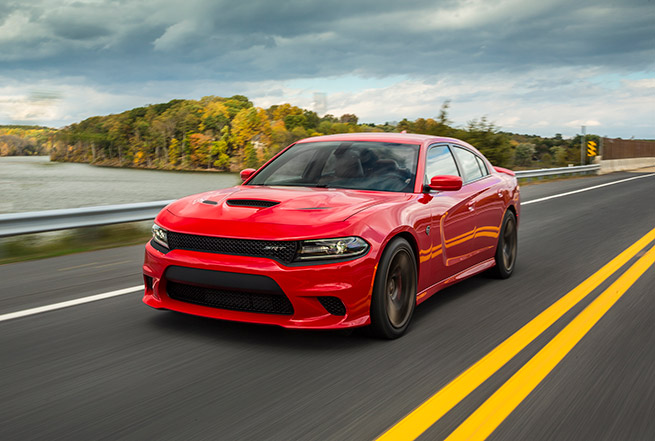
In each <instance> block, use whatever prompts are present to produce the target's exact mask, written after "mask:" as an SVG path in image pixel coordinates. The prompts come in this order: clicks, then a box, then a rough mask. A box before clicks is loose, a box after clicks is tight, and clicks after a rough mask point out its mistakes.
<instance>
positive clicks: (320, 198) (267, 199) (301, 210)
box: [167, 185, 408, 226]
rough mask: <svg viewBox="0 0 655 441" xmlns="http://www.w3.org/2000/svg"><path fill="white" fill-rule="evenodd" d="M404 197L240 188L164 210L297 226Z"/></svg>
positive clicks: (191, 198)
mask: <svg viewBox="0 0 655 441" xmlns="http://www.w3.org/2000/svg"><path fill="white" fill-rule="evenodd" d="M407 197H408V195H407V194H404V193H391V192H376V191H360V190H344V189H334V188H329V189H328V188H307V187H263V186H254V185H253V186H248V185H244V186H239V187H233V188H227V189H223V190H217V191H211V192H207V193H201V194H197V195H193V196H188V197H186V198H183V199H180V200H178V201H176V202H173V203H172V204H171V205H169V206H168V207H167V209H168V211H169V212H171V213H172V214H174V215H175V216H178V217H181V218H186V219H205V220H215V221H222V222H234V221H237V222H241V223H244V222H245V223H248V222H256V223H258V224H283V225H289V226H291V225H299V226H300V225H312V224H316V223H317V222H319V223H322V224H326V223H333V222H341V221H345V220H346V219H348V218H349V217H350V216H352V215H354V214H356V213H358V212H360V211H362V210H364V209H367V208H369V207H372V206H375V205H378V204H382V203H386V202H391V201H393V200H395V199H399V200H403V199H407Z"/></svg>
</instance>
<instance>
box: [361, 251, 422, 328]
mask: <svg viewBox="0 0 655 441" xmlns="http://www.w3.org/2000/svg"><path fill="white" fill-rule="evenodd" d="M415 307H416V259H415V256H414V252H413V251H412V247H411V246H410V245H409V243H408V242H407V241H406V240H405V239H402V238H397V239H394V240H393V241H392V242H391V243H390V244H389V245H387V248H386V249H385V250H384V252H383V253H382V258H381V259H380V263H379V264H378V271H377V273H376V274H375V283H374V285H373V294H372V297H371V326H370V327H369V331H370V332H371V334H373V335H374V336H376V337H380V338H386V339H394V338H398V337H400V336H401V335H403V334H404V333H405V331H406V330H407V327H408V326H409V322H410V321H411V319H412V315H413V314H414V308H415Z"/></svg>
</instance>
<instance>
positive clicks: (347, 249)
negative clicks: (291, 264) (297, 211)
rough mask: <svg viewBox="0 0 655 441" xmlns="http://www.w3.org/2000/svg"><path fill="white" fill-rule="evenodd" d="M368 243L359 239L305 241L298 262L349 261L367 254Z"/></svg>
mask: <svg viewBox="0 0 655 441" xmlns="http://www.w3.org/2000/svg"><path fill="white" fill-rule="evenodd" d="M366 251H368V243H366V241H365V240H364V239H362V238H359V237H338V238H335V239H316V240H303V241H302V242H300V247H299V249H298V254H297V255H296V261H306V260H326V259H347V258H350V257H357V256H361V255H362V254H365V253H366Z"/></svg>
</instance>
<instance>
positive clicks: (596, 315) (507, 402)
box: [378, 229, 655, 441]
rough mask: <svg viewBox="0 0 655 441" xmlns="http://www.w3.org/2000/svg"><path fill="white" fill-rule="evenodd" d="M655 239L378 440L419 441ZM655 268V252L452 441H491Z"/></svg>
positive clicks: (637, 246) (653, 235) (649, 237)
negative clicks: (505, 423)
mask: <svg viewBox="0 0 655 441" xmlns="http://www.w3.org/2000/svg"><path fill="white" fill-rule="evenodd" d="M653 240H655V229H653V230H651V231H650V232H648V234H646V235H645V236H644V237H642V238H641V239H639V240H638V241H637V242H635V243H634V244H633V245H631V246H630V247H629V248H628V249H626V250H625V251H623V252H622V253H621V254H619V255H618V256H616V257H615V258H614V259H613V260H612V261H610V262H609V263H607V264H606V265H605V266H603V267H602V268H601V269H599V270H598V271H597V272H596V273H594V274H593V275H591V276H590V277H589V278H588V279H587V280H585V281H584V282H582V283H581V284H580V285H578V286H577V287H575V288H574V289H573V290H572V291H570V292H569V293H568V294H566V295H565V296H564V297H562V298H560V299H559V300H558V301H557V302H555V303H554V304H553V305H551V306H550V307H549V308H548V309H546V310H545V311H544V312H542V313H541V314H539V315H538V316H537V317H535V318H534V319H532V320H531V321H530V322H529V323H527V324H526V325H525V326H523V327H522V328H521V329H519V330H518V331H516V333H514V334H513V335H512V336H511V337H509V338H508V339H507V340H505V341H504V342H503V343H501V344H500V345H499V346H497V347H496V348H495V349H494V350H492V351H491V352H490V353H488V354H487V355H486V356H485V357H483V358H482V359H480V360H479V361H478V362H477V363H475V364H474V365H473V366H471V367H470V368H468V369H467V370H466V371H464V372H463V373H461V374H460V375H459V376H458V377H457V378H455V379H454V380H453V381H451V382H450V383H449V384H447V385H446V386H445V387H444V388H443V389H441V390H440V391H439V392H437V393H436V394H435V395H433V396H432V397H430V398H429V399H428V400H427V401H426V402H425V403H423V404H422V405H421V406H419V407H418V408H417V409H416V410H414V411H413V412H412V413H410V414H409V415H407V416H406V417H405V418H403V419H402V420H400V421H399V422H398V423H396V424H395V425H394V426H393V427H391V428H390V429H389V430H387V431H386V432H385V433H384V434H382V435H381V436H380V437H379V438H378V441H390V440H413V439H416V438H417V437H418V436H419V435H421V434H422V433H423V432H425V431H426V430H427V429H428V428H429V427H430V426H432V425H433V424H434V423H435V422H437V421H438V420H439V419H440V418H441V417H442V416H444V415H445V414H446V413H447V412H448V411H450V410H451V409H452V408H453V407H455V406H456V405H457V404H458V403H459V402H460V401H462V400H463V399H464V398H466V397H467V396H468V395H469V394H470V393H471V392H473V391H474V390H475V389H476V388H477V387H478V386H480V385H481V384H482V383H483V382H484V381H486V380H487V379H488V378H489V377H491V376H492V375H493V374H494V373H495V372H497V371H498V370H499V369H500V368H501V367H503V366H504V365H505V364H506V363H507V362H508V361H510V360H511V359H512V358H513V357H514V356H515V355H516V354H518V353H519V352H520V351H522V350H523V349H524V348H525V347H526V346H527V345H528V344H529V343H531V342H532V341H533V340H535V339H536V338H537V337H538V336H539V335H541V334H542V333H543V332H544V331H545V330H546V329H548V328H549V327H550V326H551V325H552V324H553V323H555V322H556V321H557V320H558V319H559V318H560V317H562V316H563V315H564V314H565V313H567V312H568V311H569V310H570V309H571V308H573V307H574V306H575V305H577V304H578V303H579V302H580V301H581V300H582V299H584V298H585V297H586V296H587V295H589V294H590V293H591V292H592V291H594V290H595V289H596V288H597V287H598V286H599V285H600V284H601V283H603V282H604V281H605V280H607V279H608V278H609V277H610V276H611V275H612V274H614V273H616V272H617V271H618V270H619V269H621V267H622V266H623V265H625V264H626V263H627V262H628V261H630V260H631V259H632V258H633V257H635V256H636V255H637V254H638V253H640V252H641V251H642V250H644V249H645V248H646V247H647V246H648V245H649V244H650V243H651V242H652V241H653ZM654 263H655V247H653V248H651V249H650V250H649V251H648V252H646V253H645V254H644V255H643V256H641V257H640V258H639V259H638V260H637V261H636V262H635V263H634V264H633V265H632V266H631V267H630V268H629V269H628V270H627V271H626V272H625V273H623V274H622V275H621V276H620V277H619V278H618V279H617V280H616V281H615V282H614V283H612V285H610V287H609V288H607V289H606V290H605V291H604V292H603V293H602V294H601V295H599V296H598V297H597V298H596V299H595V300H594V301H593V302H592V303H591V304H590V305H589V306H587V307H586V308H585V309H584V310H583V311H582V312H581V313H580V314H579V315H578V316H577V317H575V318H574V319H573V320H572V321H571V322H570V323H569V324H568V325H567V326H566V327H565V328H564V329H563V330H562V331H560V333H559V334H557V335H556V336H555V337H554V338H553V339H552V340H551V341H550V342H549V343H548V344H547V345H546V346H545V347H544V348H543V349H541V350H540V351H539V352H538V353H537V354H536V355H535V356H534V357H533V358H532V359H531V360H530V361H528V362H527V363H526V364H525V365H524V366H523V367H522V368H521V369H520V370H519V371H518V372H517V373H516V374H514V375H513V376H512V377H511V378H510V379H509V380H508V381H507V382H506V383H505V384H503V385H502V386H501V387H500V389H498V390H497V391H496V392H495V393H494V394H493V395H492V396H491V397H489V399H488V400H487V401H485V402H484V403H483V404H482V405H481V406H480V407H479V408H478V409H477V410H476V411H475V412H473V413H472V414H471V415H470V416H469V417H468V418H467V419H466V420H465V421H464V422H463V423H462V424H461V425H460V426H459V427H458V428H457V429H455V431H454V432H453V433H452V434H451V435H450V436H449V437H448V438H447V439H448V440H451V441H452V440H463V439H466V440H483V439H486V438H487V437H488V436H489V435H490V434H491V433H492V432H493V431H494V430H495V429H496V427H498V425H500V423H502V422H503V420H504V419H505V418H506V417H507V416H508V415H509V414H510V413H511V412H512V411H513V410H514V409H515V408H516V407H517V406H518V405H519V404H520V403H521V401H523V399H524V398H525V397H526V396H527V395H528V394H529V393H530V392H531V391H532V390H533V389H534V388H535V387H537V385H538V384H539V383H540V382H541V381H542V380H543V379H544V378H545V377H546V375H548V373H549V372H550V371H551V370H552V369H553V368H554V367H555V366H556V365H557V364H558V363H559V362H560V361H561V360H562V358H564V356H565V355H566V354H567V353H568V352H569V351H570V350H571V349H572V348H573V347H574V346H575V345H576V344H577V343H578V341H580V339H582V337H584V335H585V334H586V333H587V332H588V331H589V330H590V329H591V328H592V327H593V326H594V325H595V324H596V322H598V320H600V318H601V317H602V316H603V315H604V314H605V313H606V312H607V311H608V310H609V309H610V308H611V307H612V306H613V305H614V303H616V301H617V300H618V299H619V298H621V296H622V295H623V294H624V293H625V292H626V291H627V290H628V288H630V286H632V285H633V284H634V283H635V281H636V280H637V279H639V277H641V275H642V274H643V273H644V272H645V271H646V270H647V269H648V268H650V267H651V266H652V265H653V264H654Z"/></svg>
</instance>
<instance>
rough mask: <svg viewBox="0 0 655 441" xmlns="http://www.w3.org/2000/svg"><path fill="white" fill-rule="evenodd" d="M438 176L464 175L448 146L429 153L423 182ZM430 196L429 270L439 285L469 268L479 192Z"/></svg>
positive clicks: (444, 192)
mask: <svg viewBox="0 0 655 441" xmlns="http://www.w3.org/2000/svg"><path fill="white" fill-rule="evenodd" d="M438 175H455V176H462V174H461V172H460V168H459V165H458V164H457V162H456V160H455V158H454V156H453V153H452V151H451V148H450V146H449V145H448V144H436V145H432V146H430V147H429V149H428V152H427V156H426V163H425V177H424V182H425V183H428V182H430V179H431V178H432V177H434V176H438ZM462 179H464V177H463V176H462ZM430 195H431V197H432V199H431V200H430V213H431V234H430V236H431V238H432V252H431V254H430V258H431V264H430V267H431V269H432V271H433V272H434V274H435V280H434V281H433V282H434V283H436V282H439V281H440V280H443V279H446V278H448V277H450V276H452V275H454V274H457V273H458V272H460V271H462V270H463V269H466V268H467V267H468V262H467V261H468V260H469V257H470V256H471V254H472V253H473V252H474V248H473V238H474V237H475V230H476V221H475V217H474V216H473V215H472V207H473V204H474V197H475V196H476V193H475V192H473V191H471V188H470V187H469V188H467V187H462V189H460V190H458V191H441V192H434V191H432V192H430Z"/></svg>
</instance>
